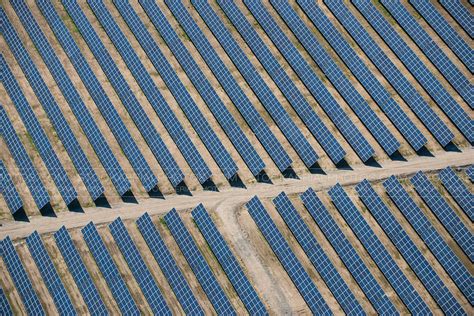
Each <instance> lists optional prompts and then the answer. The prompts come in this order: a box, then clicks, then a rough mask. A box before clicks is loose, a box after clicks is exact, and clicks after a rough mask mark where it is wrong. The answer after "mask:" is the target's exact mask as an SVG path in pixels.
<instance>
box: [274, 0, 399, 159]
mask: <svg viewBox="0 0 474 316" xmlns="http://www.w3.org/2000/svg"><path fill="white" fill-rule="evenodd" d="M270 2H271V4H272V6H273V7H274V8H275V10H276V11H277V12H278V14H279V15H280V16H281V18H282V19H283V20H284V21H285V23H286V24H287V25H288V27H289V28H290V29H291V31H292V32H293V33H294V34H295V36H296V37H297V38H298V39H299V41H300V43H301V44H302V45H303V46H304V48H305V49H306V50H307V52H308V53H309V55H310V56H311V58H312V59H313V60H314V62H315V63H316V64H317V65H318V66H319V67H320V68H321V70H322V71H323V72H324V74H325V75H326V76H327V78H328V79H329V81H331V82H332V84H333V85H334V87H335V88H336V89H337V90H338V91H339V93H340V95H341V96H342V97H343V98H344V100H346V102H347V104H348V105H349V106H350V107H351V109H352V110H353V111H354V113H355V114H356V115H357V116H358V117H359V118H360V120H361V121H362V123H364V125H365V126H366V127H367V129H368V130H369V131H370V132H371V133H372V135H373V136H374V138H375V139H376V140H377V141H378V143H379V144H380V145H381V146H382V148H383V149H384V150H385V152H386V153H387V154H388V155H391V154H393V153H394V152H395V151H397V149H398V148H399V147H400V144H399V142H398V141H397V139H396V138H395V137H394V136H393V135H392V134H391V133H390V131H389V130H388V128H387V127H386V126H385V124H384V123H383V122H382V121H381V120H380V118H379V117H378V116H377V115H376V114H375V112H374V111H373V110H372V109H371V108H370V106H369V105H368V104H367V102H366V101H365V100H364V98H363V97H362V96H361V95H360V94H359V92H357V90H356V89H355V88H354V86H353V85H352V83H351V82H350V81H349V79H348V78H347V77H346V76H345V75H344V73H343V72H342V70H341V69H340V68H339V66H338V65H337V64H336V63H335V62H334V60H332V58H331V56H330V55H329V54H328V52H327V51H326V50H325V49H324V48H323V47H322V46H321V44H319V42H318V41H317V39H316V38H315V37H314V35H313V34H312V32H311V30H310V29H309V28H308V27H307V26H306V25H305V24H304V23H303V21H302V20H301V19H300V17H299V16H298V15H297V14H296V12H295V11H294V10H293V8H292V7H291V6H290V5H289V3H287V2H284V1H270Z"/></svg>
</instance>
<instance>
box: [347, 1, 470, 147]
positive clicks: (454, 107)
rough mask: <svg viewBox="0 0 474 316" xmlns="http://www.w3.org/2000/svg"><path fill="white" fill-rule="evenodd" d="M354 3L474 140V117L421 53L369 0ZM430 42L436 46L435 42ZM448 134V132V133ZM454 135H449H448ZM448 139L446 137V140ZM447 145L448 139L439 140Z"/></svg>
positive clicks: (414, 74) (427, 89)
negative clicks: (428, 64)
mask: <svg viewBox="0 0 474 316" xmlns="http://www.w3.org/2000/svg"><path fill="white" fill-rule="evenodd" d="M354 4H355V5H356V6H357V8H358V9H359V10H360V12H361V13H362V14H363V15H364V16H365V18H366V19H367V21H368V22H369V23H370V24H371V25H372V27H373V28H374V29H375V30H376V31H377V32H378V34H379V35H380V36H381V37H382V38H383V40H384V41H385V42H386V43H387V45H388V46H389V47H390V48H391V49H392V50H393V51H394V53H395V54H396V55H397V56H398V58H400V60H401V61H402V62H403V63H404V64H405V66H406V67H407V68H408V70H409V71H410V72H411V73H412V74H413V76H414V77H415V78H416V79H417V80H418V81H419V82H420V84H421V85H422V86H423V87H424V88H425V90H426V92H428V94H429V95H430V96H431V97H432V98H433V100H435V101H436V103H437V104H438V106H439V107H440V108H441V109H442V110H443V111H444V113H446V115H447V116H448V117H449V118H450V119H451V120H452V121H453V123H454V124H455V125H456V127H457V128H458V129H459V130H460V131H461V132H462V133H463V134H464V136H465V137H466V138H467V139H468V140H469V141H471V142H472V141H473V140H474V133H473V128H472V120H471V119H469V117H468V115H467V114H466V112H464V110H463V109H462V108H461V107H460V105H459V104H457V103H456V101H455V100H454V99H453V97H452V96H451V95H449V93H448V92H447V91H446V90H445V89H444V87H443V86H442V85H441V84H440V83H439V81H438V80H437V79H436V78H435V77H434V75H433V74H432V73H431V72H430V70H429V69H428V68H427V67H426V66H425V65H424V64H423V62H422V61H421V60H420V59H419V58H418V56H417V55H416V54H415V53H414V52H413V51H412V50H411V48H410V47H409V46H408V45H407V44H406V43H405V42H404V41H403V39H402V38H401V37H400V35H399V34H398V33H397V32H396V31H395V30H394V29H393V27H392V26H391V25H390V24H389V23H388V22H387V20H385V18H384V17H383V16H382V14H381V13H380V12H379V11H378V10H377V9H376V8H375V6H373V5H372V4H371V3H370V2H368V1H360V0H356V1H354ZM427 45H429V46H431V47H434V46H436V45H435V44H434V43H431V44H430V43H428V42H427ZM446 135H448V134H446ZM449 138H451V140H452V137H447V139H449ZM447 139H446V141H447ZM440 143H441V145H443V146H445V145H446V144H447V143H444V142H440Z"/></svg>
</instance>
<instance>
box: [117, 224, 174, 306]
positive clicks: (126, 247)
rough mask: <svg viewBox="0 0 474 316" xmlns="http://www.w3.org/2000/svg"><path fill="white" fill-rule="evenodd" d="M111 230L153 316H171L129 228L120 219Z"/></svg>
mask: <svg viewBox="0 0 474 316" xmlns="http://www.w3.org/2000/svg"><path fill="white" fill-rule="evenodd" d="M109 229H110V232H111V234H112V236H113V237H114V240H115V243H116V244H117V246H118V247H119V248H120V251H121V252H122V255H123V256H124V258H125V260H126V261H127V264H128V266H129V267H130V270H131V271H132V273H133V276H134V277H135V280H136V281H137V283H138V285H139V286H140V288H141V290H142V293H143V294H144V296H145V298H146V300H147V302H148V305H150V308H151V310H152V312H153V314H155V315H157V314H159V315H171V311H170V309H169V307H168V305H166V302H165V300H164V298H163V295H162V294H161V291H160V288H159V287H158V285H157V284H156V281H155V279H154V278H153V275H152V274H151V272H150V270H149V269H148V267H147V265H146V263H145V261H144V260H143V257H142V256H141V254H140V251H139V250H138V248H137V246H136V245H135V243H134V242H133V240H132V237H130V235H129V233H128V231H127V228H126V227H125V225H124V224H123V222H122V220H121V219H120V217H118V218H117V219H116V220H114V221H113V222H112V223H110V224H109Z"/></svg>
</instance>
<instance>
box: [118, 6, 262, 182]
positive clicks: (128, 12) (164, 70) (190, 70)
mask: <svg viewBox="0 0 474 316" xmlns="http://www.w3.org/2000/svg"><path fill="white" fill-rule="evenodd" d="M114 4H115V7H116V8H117V9H118V11H119V12H120V14H121V15H122V17H123V18H124V20H125V22H126V23H127V24H128V26H129V27H130V29H131V30H132V32H133V33H134V34H135V38H136V39H137V41H138V42H139V43H140V45H141V46H142V47H143V49H144V51H145V52H146V54H147V55H148V57H149V58H150V60H151V62H152V63H153V65H154V66H155V69H156V70H157V71H158V72H159V73H160V74H161V77H162V78H163V80H164V81H165V83H166V84H167V86H168V87H169V89H170V91H171V93H172V94H173V96H174V97H175V98H176V100H177V101H178V103H179V104H180V106H181V108H182V109H183V111H184V112H185V113H186V115H187V117H188V118H189V120H190V122H191V124H192V125H193V127H194V129H195V130H196V131H197V132H198V134H199V135H200V136H201V138H202V140H203V142H204V144H205V145H206V146H207V147H208V149H209V152H210V153H211V155H212V156H213V157H218V158H217V159H216V160H217V163H218V164H219V166H220V168H221V170H222V171H223V173H224V175H225V176H226V177H227V178H231V177H232V176H233V175H235V173H236V172H237V170H238V167H237V165H236V164H235V162H234V161H233V160H232V157H231V156H230V155H229V154H228V152H226V150H225V148H224V146H223V145H222V143H221V141H220V140H219V139H218V137H217V135H216V134H215V133H214V131H213V129H212V128H211V126H210V125H209V123H208V122H207V119H206V118H205V117H204V115H203V114H202V112H201V111H200V110H199V108H198V107H197V105H196V103H195V102H194V100H193V99H192V98H191V96H190V94H189V92H188V91H187V90H186V87H185V86H184V84H183V83H182V82H181V80H180V79H179V78H178V76H177V75H176V72H175V71H174V70H173V68H172V67H171V65H170V64H169V63H168V61H167V60H166V57H165V55H164V54H163V52H162V51H161V50H160V48H159V47H158V44H157V43H156V42H155V41H154V40H153V38H152V37H151V35H150V33H149V32H148V30H147V29H146V27H145V25H144V24H143V22H142V21H141V20H140V18H139V17H138V15H137V13H136V12H135V11H134V10H133V8H132V7H131V5H130V4H129V3H126V2H123V1H115V2H114ZM153 17H154V18H153V20H152V21H153V22H155V24H154V25H155V27H156V29H157V31H158V32H159V33H160V34H161V36H162V38H163V39H164V40H165V42H166V43H167V44H168V47H169V48H170V49H171V51H172V52H173V54H174V56H175V57H176V59H177V60H178V62H179V63H180V65H181V67H183V69H184V71H185V72H186V74H187V75H188V77H189V79H190V80H191V82H192V83H193V84H194V86H195V87H196V89H197V91H198V92H199V94H200V95H201V97H202V98H203V100H204V102H206V104H207V106H208V108H209V109H210V110H211V112H212V113H213V114H214V116H215V118H216V119H217V121H218V122H219V124H220V126H221V127H222V129H223V130H224V132H225V133H226V135H227V136H228V137H229V139H230V141H231V142H232V144H233V145H234V146H235V148H236V149H237V151H238V152H239V154H240V155H241V156H242V158H243V160H244V161H245V163H246V164H247V166H248V167H249V169H250V171H251V172H252V174H253V175H257V174H259V173H260V172H261V171H262V170H263V168H265V164H264V162H263V161H262V159H261V158H260V156H259V155H258V154H257V152H256V151H255V148H253V146H252V144H251V143H250V141H249V140H248V138H247V136H245V134H244V133H243V131H242V129H241V128H240V127H239V125H238V123H237V122H236V120H235V119H234V117H233V116H232V115H231V114H230V112H229V110H228V109H227V108H226V106H225V105H224V103H223V102H222V101H221V99H220V98H219V96H218V95H217V93H216V91H215V90H214V88H213V87H212V86H211V84H210V83H209V81H208V80H207V79H206V77H205V76H204V74H203V73H202V71H201V70H200V68H199V66H198V64H197V63H196V62H195V61H194V59H193V58H192V57H191V55H190V53H189V51H188V50H187V49H186V47H185V46H184V45H183V43H182V42H181V40H180V39H179V37H178V35H177V34H176V32H175V31H174V30H173V28H172V27H171V25H170V24H169V23H168V21H167V19H166V17H165V16H164V15H163V14H162V13H161V11H159V9H157V10H155V11H154V14H153ZM157 22H158V23H159V24H158V23H157Z"/></svg>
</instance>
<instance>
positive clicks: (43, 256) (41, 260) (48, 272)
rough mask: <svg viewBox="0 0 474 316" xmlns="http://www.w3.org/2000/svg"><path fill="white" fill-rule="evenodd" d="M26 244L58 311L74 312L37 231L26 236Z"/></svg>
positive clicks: (68, 313) (64, 312) (66, 313)
mask: <svg viewBox="0 0 474 316" xmlns="http://www.w3.org/2000/svg"><path fill="white" fill-rule="evenodd" d="M26 245H27V246H28V249H29V250H30V253H31V256H32V257H33V260H34V261H35V263H36V267H37V268H38V270H39V272H40V274H41V277H42V279H43V282H44V284H45V285H46V288H47V289H48V292H49V294H51V297H52V298H53V301H54V304H55V305H56V308H57V309H58V312H59V313H60V314H62V315H74V314H76V311H75V310H74V306H72V302H71V298H70V297H69V295H68V293H67V291H66V288H65V287H64V284H63V282H62V281H61V279H60V278H59V275H58V272H57V271H56V268H55V267H54V264H53V261H51V258H50V256H49V255H48V251H47V250H46V248H45V246H44V244H43V241H42V240H41V237H40V235H39V234H38V232H36V231H35V232H33V233H32V234H31V235H30V236H28V238H26Z"/></svg>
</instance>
